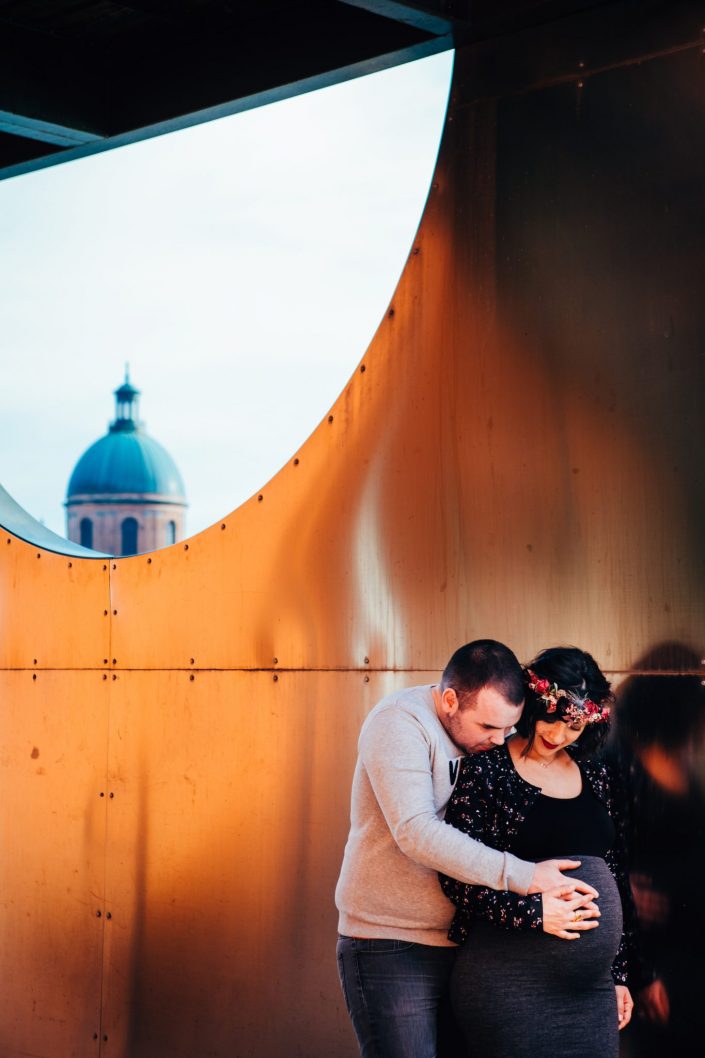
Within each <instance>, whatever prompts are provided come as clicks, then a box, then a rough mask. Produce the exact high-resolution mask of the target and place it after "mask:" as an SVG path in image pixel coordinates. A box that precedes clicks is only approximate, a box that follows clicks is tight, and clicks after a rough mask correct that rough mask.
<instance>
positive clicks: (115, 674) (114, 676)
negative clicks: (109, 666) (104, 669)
mask: <svg viewBox="0 0 705 1058" xmlns="http://www.w3.org/2000/svg"><path fill="white" fill-rule="evenodd" d="M113 679H114V680H116V679H117V673H116V672H114V673H113Z"/></svg>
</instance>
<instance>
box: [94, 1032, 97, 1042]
mask: <svg viewBox="0 0 705 1058" xmlns="http://www.w3.org/2000/svg"><path fill="white" fill-rule="evenodd" d="M93 1039H94V1040H97V1039H98V1033H97V1032H94V1033H93Z"/></svg>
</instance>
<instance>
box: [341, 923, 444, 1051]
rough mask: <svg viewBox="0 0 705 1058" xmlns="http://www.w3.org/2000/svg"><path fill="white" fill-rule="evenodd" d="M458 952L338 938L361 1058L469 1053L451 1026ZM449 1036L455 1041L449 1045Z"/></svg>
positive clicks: (398, 942)
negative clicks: (450, 1005) (450, 995)
mask: <svg viewBox="0 0 705 1058" xmlns="http://www.w3.org/2000/svg"><path fill="white" fill-rule="evenodd" d="M456 950H457V949H456V948H438V947H433V946H431V945H428V944H413V943H411V942H409V941H405V940H362V939H360V938H358V937H340V938H339V939H338V972H339V974H340V983H341V985H342V987H343V994H344V996H345V1002H346V1004H347V1007H348V1011H349V1013H350V1017H351V1019H352V1023H353V1027H354V1029H355V1034H356V1036H357V1039H358V1043H359V1046H360V1055H361V1058H437V1055H438V1056H440V1055H441V1054H443V1053H444V1052H445V1053H448V1054H451V1053H453V1051H454V1054H455V1058H458V1055H460V1054H462V1053H464V1052H463V1046H464V1045H463V1043H462V1042H460V1041H459V1040H458V1038H457V1037H456V1036H455V1029H454V1026H452V1025H449V1024H448V1019H449V1008H448V981H449V979H450V973H451V970H452V968H453V962H454V959H455V952H456ZM439 1014H440V1019H441V1024H440V1032H439ZM448 1036H452V1042H451V1041H450V1040H448V1043H447V1044H446V1042H445V1041H446V1038H447V1037H448ZM456 1043H457V1045H455V1046H454V1044H456Z"/></svg>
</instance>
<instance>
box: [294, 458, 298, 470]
mask: <svg viewBox="0 0 705 1058" xmlns="http://www.w3.org/2000/svg"><path fill="white" fill-rule="evenodd" d="M298 465H299V460H298V456H297V458H296V459H295V460H294V466H295V467H297V466H298Z"/></svg>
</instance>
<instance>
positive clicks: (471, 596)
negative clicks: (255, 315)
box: [0, 5, 705, 1058]
mask: <svg viewBox="0 0 705 1058" xmlns="http://www.w3.org/2000/svg"><path fill="white" fill-rule="evenodd" d="M682 9H683V5H674V7H673V11H674V12H676V11H678V12H681V11H682ZM598 15H599V17H598ZM598 15H596V14H591V15H589V16H588V15H586V16H582V15H581V16H576V17H574V18H570V19H564V20H562V22H561V23H560V28H557V27H556V25H553V26H549V27H545V28H543V29H540V28H539V29H533V30H531V31H527V32H526V33H525V34H523V35H521V37H516V36H515V37H511V38H507V39H505V40H502V41H499V42H495V43H494V44H492V45H489V44H488V45H482V46H473V47H468V48H465V49H463V50H462V51H460V52H459V53H458V55H457V61H456V71H455V76H454V83H453V90H452V102H451V107H450V110H449V113H448V118H447V124H446V130H445V134H444V140H443V144H442V149H441V155H440V158H439V162H438V168H437V172H436V175H435V177H434V181H433V186H432V189H431V192H430V197H429V202H428V205H427V209H426V212H425V215H424V218H423V221H422V224H421V228H420V230H419V233H418V236H417V239H416V240H415V243H414V247H413V250H412V253H411V255H410V257H409V261H408V264H407V267H406V269H405V272H404V274H403V276H402V278H401V280H400V283H399V286H398V289H397V291H396V293H395V295H394V298H393V301H392V304H391V306H390V309H389V312H388V314H387V316H386V318H385V320H384V321H383V323H382V324H381V326H380V328H379V331H378V333H377V335H376V337H375V339H374V341H373V343H372V345H371V347H370V349H369V350H368V351H367V353H366V355H365V357H364V359H363V361H362V362H361V364H360V366H359V368H358V369H357V370H356V372H355V374H354V376H353V378H351V380H350V382H349V384H348V386H347V387H346V389H345V391H344V392H343V394H342V395H341V397H340V398H339V400H338V402H337V403H336V405H335V406H334V407H333V409H332V410H331V413H330V416H327V417H326V418H325V419H324V421H323V422H322V423H321V424H320V426H319V427H318V428H317V429H316V431H315V432H314V433H313V434H312V436H311V438H310V439H309V440H308V442H307V443H306V444H305V445H304V446H303V447H302V449H301V450H300V451H299V452H298V453H295V454H294V455H293V456H292V459H291V461H290V462H289V464H288V465H287V466H285V467H284V468H283V469H282V470H281V472H280V473H279V474H278V475H277V476H276V477H275V478H274V479H273V480H272V481H271V482H270V483H269V484H268V485H267V486H266V487H265V488H264V489H263V490H262V493H261V494H260V495H259V496H255V497H253V498H252V500H250V501H249V502H248V503H246V504H245V505H244V506H243V507H242V508H240V509H239V510H237V511H235V512H234V513H233V514H231V515H228V516H227V517H226V518H225V519H224V521H223V522H222V524H217V525H216V526H214V527H212V528H210V529H208V530H206V531H205V532H203V533H201V534H199V535H198V536H197V537H195V538H193V539H192V540H190V541H188V542H187V543H186V544H178V545H175V546H174V547H172V548H169V549H166V550H163V551H159V552H156V553H154V554H152V555H148V556H144V555H143V556H137V557H135V558H129V559H118V560H111V561H106V560H103V559H101V560H87V559H84V558H79V557H73V558H71V557H69V556H61V555H55V554H51V553H49V552H46V551H42V550H41V549H40V550H38V549H37V548H36V547H33V546H31V545H30V544H27V543H24V542H22V541H21V540H20V539H18V538H16V537H14V536H13V535H12V534H11V533H8V534H7V536H6V539H7V541H8V542H7V543H6V542H5V538H4V537H3V538H0V545H1V547H0V589H1V596H0V597H1V598H2V635H1V636H0V669H1V671H0V685H1V686H2V691H3V695H2V707H1V711H0V717H1V721H0V723H1V728H0V730H1V739H2V743H1V750H0V753H1V757H0V760H1V763H2V768H1V770H0V783H1V791H2V801H1V810H0V819H1V820H2V832H3V837H4V839H5V840H4V843H3V848H4V850H5V855H4V857H3V865H2V868H1V870H2V881H1V882H0V894H1V897H0V908H1V913H0V923H1V925H0V930H1V933H0V936H1V937H2V943H1V945H0V960H1V963H0V967H1V969H0V972H1V973H2V980H3V989H2V993H1V995H0V1053H1V1054H2V1055H3V1058H19V1056H20V1055H23V1054H27V1053H31V1054H35V1055H42V1056H44V1058H68V1056H81V1058H83V1056H88V1055H90V1056H96V1055H99V1054H100V1055H104V1056H106V1058H108V1056H110V1058H112V1056H115V1058H167V1056H168V1058H187V1056H188V1058H207V1056H219V1058H220V1056H223V1058H225V1056H227V1058H279V1056H281V1055H283V1054H287V1055H290V1056H295V1055H300V1056H306V1058H313V1056H316V1058H318V1056H320V1058H324V1056H325V1058H352V1056H353V1054H354V1053H355V1051H354V1046H353V1041H352V1035H351V1032H350V1029H349V1026H348V1024H347V1017H346V1015H345V1013H344V1010H343V1007H342V1000H341V997H340V995H339V989H338V984H337V979H336V969H335V960H334V955H333V944H334V934H335V921H336V916H335V911H334V908H333V902H332V892H333V887H334V882H335V878H336V874H337V870H338V865H339V861H340V856H341V852H342V847H343V843H344V840H345V836H346V831H347V813H348V796H349V783H350V778H351V774H352V767H353V762H354V755H355V743H356V735H357V729H358V727H359V724H360V721H361V719H362V717H363V716H364V714H365V712H366V711H367V710H368V709H369V708H370V707H371V706H372V705H373V704H374V702H375V701H376V700H377V699H378V698H379V697H380V696H381V695H382V694H384V693H386V692H387V691H388V690H389V689H391V688H392V687H393V686H396V685H400V684H409V683H414V682H424V681H427V680H429V679H432V678H433V676H434V675H435V673H436V671H437V670H438V669H439V668H440V667H441V666H442V664H443V663H444V661H445V660H446V657H447V655H448V653H449V651H450V650H451V649H452V648H454V647H455V646H456V645H457V644H459V643H461V642H463V641H465V640H467V639H469V638H472V637H473V636H476V635H489V636H495V637H497V638H500V639H504V640H506V641H507V642H509V643H510V644H511V645H512V646H513V647H514V648H515V649H516V651H517V652H518V654H519V655H520V656H523V657H527V656H529V655H531V654H532V653H533V652H534V651H535V650H536V649H538V648H540V647H542V646H544V645H547V644H549V643H553V642H566V641H569V642H576V643H578V644H579V645H581V646H584V647H586V648H588V649H590V650H592V651H593V652H594V653H595V655H596V656H597V657H598V659H599V660H600V661H602V662H603V664H604V665H605V666H606V667H607V668H608V669H610V670H611V671H612V672H614V673H616V674H620V673H623V672H626V671H629V669H630V667H631V666H632V665H633V664H634V663H635V662H636V660H637V658H639V657H640V656H641V655H643V653H644V652H645V651H646V650H647V649H648V648H650V647H652V646H654V645H655V644H657V643H659V642H662V641H664V640H679V641H682V642H684V643H687V644H689V645H691V646H694V647H695V648H696V649H698V648H700V646H701V645H702V644H703V642H704V640H705V636H704V634H703V633H704V632H705V628H704V623H705V610H704V608H703V606H702V598H703V582H704V579H705V569H704V567H703V548H702V540H703V536H704V532H703V530H704V529H705V525H704V522H705V503H704V491H705V482H704V473H703V460H702V441H703V431H704V429H705V427H704V425H703V416H702V412H701V404H702V396H703V370H704V368H703V355H702V339H703V335H705V308H704V306H705V299H703V297H702V294H701V291H700V282H701V278H700V277H701V276H702V275H703V274H705V260H704V259H703V258H704V257H705V248H704V246H703V239H702V233H703V223H702V222H703V219H704V218H703V210H704V208H705V207H704V206H703V203H704V202H705V196H704V195H703V190H704V189H705V147H704V146H703V145H704V144H705V128H703V125H704V124H705V106H704V105H703V103H702V98H701V96H702V92H701V81H702V78H703V77H705V70H704V69H703V66H702V56H701V50H702V41H700V40H699V39H698V36H699V34H700V33H701V30H702V25H701V22H700V21H697V20H692V24H691V21H689V19H688V18H686V17H685V16H683V17H681V16H680V14H679V17H678V18H676V17H675V14H674V16H673V18H672V19H670V20H668V19H666V20H665V22H664V24H662V25H661V27H660V30H659V27H658V26H657V27H656V28H655V29H653V33H652V37H653V39H652V37H648V39H646V38H645V34H646V29H648V26H646V22H647V21H648V20H646V19H645V20H644V22H643V23H639V25H638V27H635V25H634V24H633V23H629V22H628V21H624V20H623V22H622V23H619V24H614V25H606V24H605V19H606V18H607V16H606V15H604V11H603V9H600V12H599V13H598ZM666 23H667V24H666ZM657 30H659V32H657ZM647 36H648V35H647ZM600 42H602V43H600ZM659 42H661V44H662V47H658V46H657V45H658V44H659ZM606 48H608V49H609V56H606V55H605V53H604V52H605V49H606ZM522 57H523V58H522ZM637 59H638V60H640V61H638V62H637V61H635V60H637ZM520 60H521V61H520ZM351 311H354V308H351ZM98 912H100V915H98Z"/></svg>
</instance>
